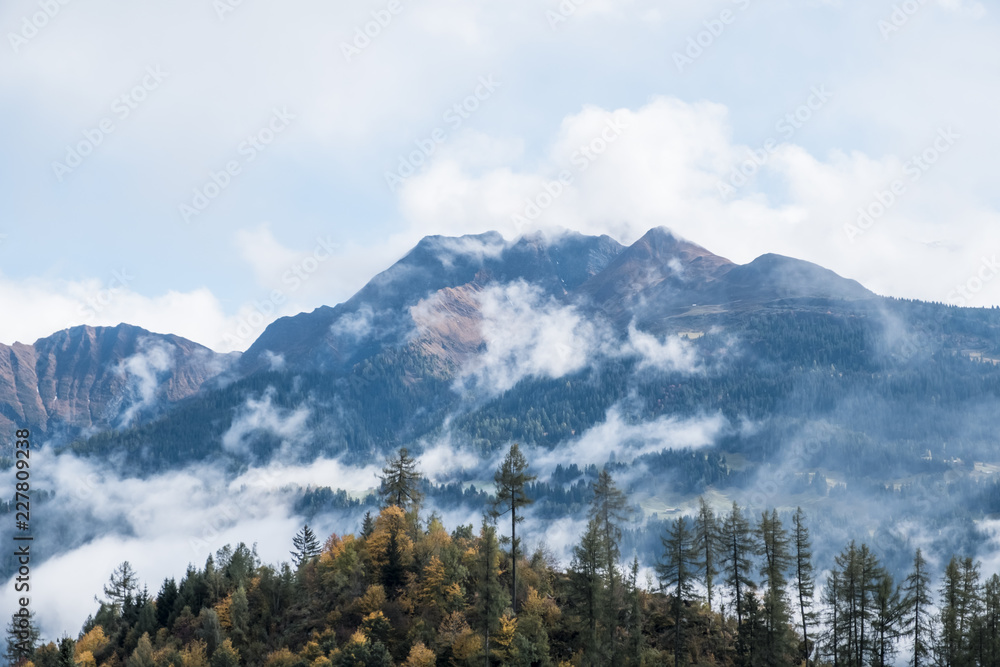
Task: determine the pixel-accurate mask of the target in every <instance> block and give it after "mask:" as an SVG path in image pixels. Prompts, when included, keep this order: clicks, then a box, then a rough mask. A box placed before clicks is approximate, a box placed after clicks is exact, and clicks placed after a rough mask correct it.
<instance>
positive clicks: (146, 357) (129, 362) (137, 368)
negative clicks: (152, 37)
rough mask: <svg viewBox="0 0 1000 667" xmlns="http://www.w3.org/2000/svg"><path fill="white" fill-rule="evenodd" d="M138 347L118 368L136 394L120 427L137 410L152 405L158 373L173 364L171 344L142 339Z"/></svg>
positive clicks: (120, 422) (137, 411) (127, 422)
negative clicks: (137, 350)
mask: <svg viewBox="0 0 1000 667" xmlns="http://www.w3.org/2000/svg"><path fill="white" fill-rule="evenodd" d="M139 348H140V351H139V352H138V353H136V354H134V355H132V356H131V357H129V358H127V359H125V360H123V361H122V362H121V364H120V366H119V369H118V372H119V373H122V374H123V375H125V377H126V378H127V380H128V381H129V383H130V388H131V389H132V391H133V392H134V393H135V394H136V400H134V401H133V402H132V403H131V404H130V405H129V406H128V407H127V408H126V409H125V412H124V413H123V414H122V416H121V418H120V420H119V425H120V426H121V427H125V426H128V425H129V424H130V423H131V422H132V419H134V418H135V416H136V415H137V414H138V413H139V411H141V410H143V409H144V408H148V407H150V406H151V405H153V402H154V399H155V398H156V389H157V387H158V386H159V384H160V377H159V375H160V374H161V373H165V372H166V371H169V370H170V369H171V368H172V366H173V364H174V352H175V350H176V348H174V347H173V346H169V347H168V346H167V345H157V344H148V343H147V341H145V340H142V341H140V343H139Z"/></svg>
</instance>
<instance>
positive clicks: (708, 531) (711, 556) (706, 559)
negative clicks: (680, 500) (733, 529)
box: [694, 498, 720, 611]
mask: <svg viewBox="0 0 1000 667" xmlns="http://www.w3.org/2000/svg"><path fill="white" fill-rule="evenodd" d="M719 541H720V535H719V522H718V520H717V519H716V518H715V512H713V511H712V508H711V507H709V505H708V503H707V502H705V499H704V498H699V499H698V515H697V516H696V517H695V520H694V548H695V551H696V552H697V553H698V562H697V565H698V568H699V569H700V571H701V576H702V583H703V584H704V585H705V591H706V596H707V600H708V610H709V611H712V597H713V590H714V587H715V577H717V576H718V574H719V570H718V565H717V562H718V555H717V554H718V552H719V548H720V544H719Z"/></svg>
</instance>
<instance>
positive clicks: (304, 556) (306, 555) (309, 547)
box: [289, 525, 320, 567]
mask: <svg viewBox="0 0 1000 667" xmlns="http://www.w3.org/2000/svg"><path fill="white" fill-rule="evenodd" d="M292 546H293V547H295V551H291V552H289V553H291V554H292V562H293V563H295V567H302V565H303V563H308V562H309V561H310V560H312V559H313V558H315V557H316V556H318V555H319V552H320V548H319V540H318V539H316V534H315V533H314V532H313V531H312V529H311V528H310V527H309V526H308V525H305V526H302V530H300V531H299V532H297V533H296V534H295V537H293V538H292Z"/></svg>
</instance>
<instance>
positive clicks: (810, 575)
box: [6, 444, 1000, 667]
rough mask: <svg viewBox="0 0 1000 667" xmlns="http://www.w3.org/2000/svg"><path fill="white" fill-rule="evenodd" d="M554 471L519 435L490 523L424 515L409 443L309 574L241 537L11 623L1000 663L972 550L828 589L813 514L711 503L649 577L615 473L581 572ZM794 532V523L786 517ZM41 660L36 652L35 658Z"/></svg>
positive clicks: (233, 635)
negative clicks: (55, 614)
mask: <svg viewBox="0 0 1000 667" xmlns="http://www.w3.org/2000/svg"><path fill="white" fill-rule="evenodd" d="M534 481H535V476H534V475H532V474H531V473H530V469H529V465H528V461H527V459H526V458H525V456H524V454H523V453H522V452H521V450H520V448H519V447H518V446H517V445H516V444H515V445H513V446H511V447H510V449H509V450H508V452H507V454H506V456H505V458H504V460H503V462H502V463H501V464H500V466H499V467H498V469H497V471H496V473H495V476H494V482H495V487H496V488H495V493H494V496H493V498H492V502H491V503H490V505H489V510H488V511H487V512H486V513H485V514H484V516H483V519H482V521H481V523H480V526H479V529H478V531H476V530H475V528H474V527H473V526H472V525H464V526H458V527H457V528H455V529H454V530H453V531H452V532H450V533H449V532H448V531H447V530H446V529H445V527H444V525H443V523H442V521H441V519H440V518H439V517H438V516H437V515H435V514H431V515H430V516H427V517H422V509H423V502H424V498H423V494H422V492H421V488H422V483H423V480H422V476H421V474H420V472H419V470H418V469H417V463H416V460H415V459H414V458H413V457H412V456H410V454H409V452H408V451H407V450H406V449H400V450H399V451H398V452H396V453H394V454H393V455H391V456H390V457H389V458H388V459H387V461H386V464H385V467H384V468H383V470H382V475H381V485H380V488H379V498H380V502H381V508H380V509H379V511H378V512H377V514H376V515H374V516H373V515H372V514H371V513H368V514H367V515H366V516H365V518H364V521H363V523H362V525H361V528H360V531H359V532H358V534H356V535H342V536H341V535H331V536H329V537H328V538H327V539H326V540H325V541H324V542H323V543H322V544H321V543H320V539H319V537H318V536H317V535H316V534H315V533H314V531H313V530H312V529H311V528H310V527H309V526H304V527H303V528H302V530H300V531H299V532H298V534H296V536H295V537H294V539H293V541H292V551H291V552H290V557H291V558H290V560H291V563H282V564H280V565H278V566H272V565H268V564H264V563H262V562H261V561H260V558H259V557H258V555H257V552H256V547H248V546H247V545H245V544H239V545H237V546H236V547H235V548H233V547H228V546H227V547H224V548H223V549H220V550H219V551H217V552H216V553H215V554H213V555H211V556H209V558H208V559H207V561H206V563H205V566H204V567H203V568H200V569H199V568H195V567H193V566H189V568H188V570H187V572H186V574H185V576H184V577H183V578H181V580H180V581H179V582H178V581H177V580H175V579H173V578H168V579H166V580H165V581H164V582H163V583H162V585H161V587H160V589H159V592H158V593H157V594H155V595H153V594H151V593H150V592H149V591H148V589H147V588H145V587H144V586H142V585H141V584H140V581H139V577H138V574H137V573H136V572H135V570H134V569H133V568H132V566H131V565H130V564H129V563H127V562H125V563H122V564H121V565H119V566H118V567H117V568H116V569H115V570H114V571H113V572H112V574H111V576H110V579H109V582H108V584H107V585H106V586H105V588H104V591H103V593H104V597H103V600H101V601H100V603H99V605H98V609H97V611H96V613H95V614H94V615H93V616H92V617H91V618H89V619H88V620H87V622H86V623H85V624H84V627H83V628H82V630H81V632H80V633H79V634H78V636H77V637H75V638H72V637H63V638H61V639H60V640H58V641H49V642H42V641H41V640H40V636H39V632H38V630H37V627H36V625H35V623H34V620H32V622H31V623H30V624H29V625H30V631H29V632H28V633H27V635H28V637H27V639H26V640H25V639H24V634H23V633H21V632H19V631H20V630H22V627H21V625H20V621H19V619H17V618H14V619H12V621H11V623H10V624H9V625H8V628H7V635H8V639H7V652H6V657H7V658H8V660H9V662H10V663H11V664H14V665H18V667H238V666H239V665H252V666H255V667H256V666H259V665H262V666H266V667H347V666H351V667H354V666H357V665H373V666H378V667H390V666H394V665H405V666H408V667H425V666H429V665H469V666H472V665H477V666H479V665H484V666H485V667H490V666H491V665H492V666H495V667H497V666H501V665H504V666H507V665H510V666H543V667H550V666H551V667H570V666H572V667H596V666H598V665H601V666H604V665H616V666H618V665H621V666H622V667H645V666H654V665H665V666H670V667H680V666H683V665H691V666H696V665H705V666H708V665H725V666H732V667H756V666H774V667H782V666H790V667H792V666H794V667H819V666H826V665H829V666H832V667H862V666H867V665H872V666H877V667H884V666H885V665H891V664H895V663H894V660H895V659H896V658H897V657H898V654H899V653H900V651H901V650H903V649H904V648H905V649H906V650H908V651H911V657H910V658H909V659H908V662H909V663H910V664H912V665H913V667H924V666H927V667H930V666H931V665H934V666H938V665H940V666H944V667H975V666H983V667H985V666H988V665H998V664H1000V632H998V630H1000V577H998V576H997V575H995V574H994V575H992V576H991V577H990V578H989V579H988V580H986V581H985V582H983V580H982V576H981V572H980V569H981V566H980V565H979V564H978V563H976V562H975V561H974V560H973V559H972V558H958V557H956V558H953V559H952V560H951V561H950V562H949V563H948V565H947V567H946V568H945V570H944V572H943V576H942V578H941V583H940V587H939V588H938V589H937V590H936V591H935V590H934V589H933V586H932V582H931V574H930V570H929V566H928V564H927V561H926V560H925V558H924V556H923V554H922V553H921V551H919V550H917V551H916V553H915V555H914V560H913V566H912V571H911V572H910V573H909V575H908V576H907V577H906V578H905V579H904V580H903V581H901V582H899V583H898V584H897V583H896V582H894V581H893V578H892V576H891V575H890V574H889V572H888V571H887V570H886V568H885V567H883V565H882V564H881V563H880V562H879V558H878V556H877V554H876V553H875V552H874V551H873V550H872V549H870V548H869V547H868V546H867V545H865V544H860V545H858V544H856V543H854V542H851V543H850V544H848V545H847V547H845V548H844V550H843V551H842V552H841V553H840V554H839V555H838V556H837V557H836V558H835V561H834V563H832V564H831V566H830V568H829V574H828V576H827V577H826V578H825V580H824V581H822V582H817V576H816V570H815V567H814V563H813V556H812V545H811V539H810V535H809V529H808V526H807V521H806V516H805V513H804V512H803V511H802V510H801V509H797V510H796V511H795V512H794V513H792V514H790V516H789V517H783V516H782V515H781V514H780V513H779V512H778V511H777V510H774V509H771V510H768V511H764V512H761V513H760V515H759V516H756V517H754V516H751V515H750V514H749V513H748V511H747V510H746V509H744V508H741V507H740V506H739V505H737V504H735V503H734V504H733V505H732V506H731V507H730V508H728V509H727V510H726V511H724V512H717V511H716V510H715V509H713V507H712V506H711V505H710V504H709V503H708V502H707V501H705V500H704V499H701V500H700V503H699V506H698V509H697V511H696V512H694V513H693V515H691V516H678V517H677V518H675V519H674V520H673V521H672V522H670V524H669V526H668V528H667V529H666V530H665V531H664V534H663V535H662V536H661V545H662V549H661V552H660V557H659V559H658V560H657V562H656V563H654V564H652V565H653V567H652V568H649V569H648V570H647V572H648V574H646V575H645V577H646V580H645V582H640V577H641V575H642V573H643V570H642V568H640V563H639V560H638V558H637V557H635V556H633V557H632V558H631V559H630V560H629V561H626V559H625V558H624V556H623V554H622V535H623V527H625V526H627V525H628V524H629V523H630V522H632V521H633V519H634V518H635V517H634V515H635V508H634V507H632V506H631V505H630V504H629V502H628V499H627V497H626V495H625V493H624V492H623V491H622V490H621V489H619V488H618V486H617V484H616V483H615V480H614V477H613V475H612V472H611V471H610V470H609V469H608V468H605V469H603V470H600V471H599V472H598V474H597V476H596V479H594V481H593V482H592V483H591V484H590V489H589V491H590V498H589V505H588V511H587V522H586V526H585V528H584V530H583V533H582V535H581V537H580V539H579V542H578V543H577V544H576V545H575V546H574V547H573V550H572V561H571V563H570V564H569V566H568V567H566V568H563V567H560V566H559V565H558V564H557V563H556V562H555V560H554V558H553V557H552V556H551V555H550V554H548V553H547V552H546V550H545V549H544V548H536V549H535V550H534V551H533V552H531V553H529V552H528V550H527V549H525V548H524V546H523V544H524V543H523V540H524V535H523V532H524V527H523V521H524V516H525V511H526V509H527V508H528V506H529V505H531V503H532V498H531V497H530V490H531V489H532V488H533V487H532V484H533V482H534ZM786 523H787V525H786ZM22 649H25V650H22Z"/></svg>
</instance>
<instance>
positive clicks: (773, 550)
mask: <svg viewBox="0 0 1000 667" xmlns="http://www.w3.org/2000/svg"><path fill="white" fill-rule="evenodd" d="M757 539H758V544H759V546H760V553H761V556H762V561H761V569H760V574H761V576H762V577H763V586H764V599H763V609H762V610H761V611H762V613H763V617H764V631H765V635H764V637H763V641H762V642H761V645H762V651H763V652H762V655H761V659H762V660H763V661H764V662H765V663H767V664H773V665H777V664H786V663H788V662H790V660H791V658H790V656H792V655H793V654H794V653H795V651H794V650H793V644H792V642H793V639H792V636H791V635H790V633H789V627H790V621H791V618H790V615H789V613H788V576H787V572H788V570H789V569H790V568H791V566H792V563H793V561H792V556H791V553H790V545H791V542H790V540H789V538H788V535H787V533H786V532H785V529H784V527H783V526H782V525H781V520H780V519H779V518H778V512H777V511H776V510H771V512H770V513H768V512H764V513H763V515H762V516H761V519H760V523H759V525H758V527H757Z"/></svg>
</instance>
